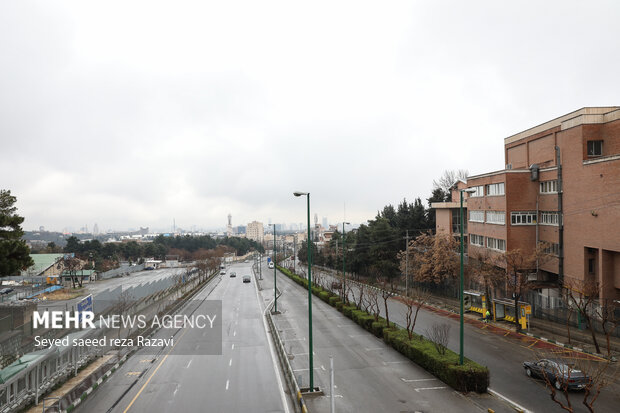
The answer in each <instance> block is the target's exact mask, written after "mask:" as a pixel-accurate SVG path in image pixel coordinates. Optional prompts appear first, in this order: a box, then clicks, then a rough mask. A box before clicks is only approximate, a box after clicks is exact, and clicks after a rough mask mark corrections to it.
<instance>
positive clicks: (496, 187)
mask: <svg viewBox="0 0 620 413" xmlns="http://www.w3.org/2000/svg"><path fill="white" fill-rule="evenodd" d="M486 187H487V196H497V195H504V183H503V182H500V183H498V184H488V185H486Z"/></svg>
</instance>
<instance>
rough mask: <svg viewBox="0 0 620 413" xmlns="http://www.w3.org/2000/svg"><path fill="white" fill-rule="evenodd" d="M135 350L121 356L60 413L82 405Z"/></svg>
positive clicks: (68, 412) (66, 412)
mask: <svg viewBox="0 0 620 413" xmlns="http://www.w3.org/2000/svg"><path fill="white" fill-rule="evenodd" d="M134 351H135V350H132V351H131V352H129V353H127V354H125V355H124V356H123V358H121V359H120V360H119V361H118V363H116V364H115V365H114V366H113V367H112V368H111V369H110V370H108V371H107V372H106V373H105V374H104V375H103V376H101V377H99V379H98V380H97V381H96V382H95V383H93V385H92V386H90V387H89V388H88V389H86V390H85V391H84V392H83V393H82V395H81V396H80V397H79V398H78V399H76V400H74V401H73V402H72V403H71V404H70V405H69V406H67V408H66V409H65V410H61V413H70V412H71V411H73V410H74V409H75V408H76V407H77V406H79V405H80V403H82V401H83V400H84V399H86V397H88V395H89V394H91V393H92V392H93V390H95V389H96V388H97V387H99V385H100V384H101V383H103V382H104V380H106V379H108V378H109V377H110V376H111V375H112V373H114V372H115V371H116V370H117V369H118V368H119V367H120V366H122V365H123V364H124V363H125V361H127V358H128V357H129V356H130V355H131V354H132V353H133V352H134Z"/></svg>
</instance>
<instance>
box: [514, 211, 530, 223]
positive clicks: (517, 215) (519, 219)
mask: <svg viewBox="0 0 620 413" xmlns="http://www.w3.org/2000/svg"><path fill="white" fill-rule="evenodd" d="M510 223H511V224H512V225H536V212H535V211H519V212H511V213H510Z"/></svg>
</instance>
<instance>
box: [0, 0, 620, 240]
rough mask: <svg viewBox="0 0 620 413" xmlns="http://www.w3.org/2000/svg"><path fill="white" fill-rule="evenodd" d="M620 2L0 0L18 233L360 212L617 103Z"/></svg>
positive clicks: (215, 224) (2, 156)
mask: <svg viewBox="0 0 620 413" xmlns="http://www.w3.org/2000/svg"><path fill="white" fill-rule="evenodd" d="M619 15H620V2H617V1H611V0H608V1H600V0H594V1H589V2H580V1H565V0H562V1H560V0H549V1H545V2H540V1H522V2H497V1H494V0H493V1H491V0H486V1H484V0H483V1H476V2H462V1H457V0H453V1H450V0H445V1H426V2H424V1H415V2H412V1H394V2H370V1H316V2H313V3H312V4H311V5H309V4H304V3H298V2H289V1H264V2H256V1H232V2H221V1H218V2H212V1H193V0H179V1H177V2H174V4H172V3H169V2H160V1H148V2H147V1H135V2H125V1H118V0H110V1H107V2H103V3H101V2H84V1H79V0H59V1H54V2H45V1H34V2H32V1H4V2H0V90H2V93H0V144H1V150H0V176H2V182H1V183H0V188H2V189H9V190H11V192H12V194H13V195H14V196H16V197H17V200H18V201H17V207H18V208H19V214H20V215H22V216H24V217H25V222H24V225H23V227H24V228H25V229H30V230H32V229H38V228H39V226H45V227H46V228H50V229H58V230H61V229H62V228H63V227H72V228H76V229H79V228H80V227H82V226H84V225H85V224H88V226H89V228H91V229H92V226H93V224H94V223H95V222H97V223H98V226H99V228H100V231H101V232H105V231H107V230H108V229H109V228H112V229H127V228H139V227H140V226H149V227H150V228H153V229H155V228H160V229H161V228H171V227H172V219H173V218H175V219H176V224H177V226H179V227H182V228H189V227H190V226H192V225H195V226H196V227H198V228H223V227H225V226H226V222H227V215H228V214H229V213H230V214H232V216H233V225H245V224H247V223H248V222H251V221H253V220H257V221H261V222H263V223H267V222H268V220H269V219H271V220H273V222H288V223H292V222H295V223H300V222H303V223H305V222H306V200H305V199H304V198H295V197H293V192H294V191H306V192H310V193H311V220H312V222H314V215H315V214H318V216H319V218H322V217H324V216H327V217H328V218H329V220H330V223H331V222H342V221H344V220H346V221H349V222H354V223H363V222H365V221H366V220H368V219H373V218H374V217H375V215H376V213H377V211H378V210H380V209H382V208H383V207H384V206H385V205H387V204H393V205H396V204H398V203H399V202H401V201H402V200H403V199H404V198H406V199H407V201H408V202H413V201H414V200H415V198H417V197H420V198H421V199H422V201H423V202H424V204H425V206H426V199H427V198H428V197H429V196H430V195H431V192H432V182H433V179H437V178H439V177H440V176H441V175H442V173H443V172H444V171H445V170H458V169H466V170H468V171H469V172H470V173H471V174H472V175H476V174H481V173H486V172H491V171H496V170H501V169H503V168H504V149H503V148H504V146H503V143H504V141H503V140H504V138H506V137H508V136H511V135H513V134H516V133H519V132H521V131H523V130H525V129H528V128H531V127H533V126H536V125H538V124H540V123H543V122H546V121H548V120H551V119H553V118H556V117H558V116H561V115H564V114H566V113H569V112H572V111H574V110H577V109H579V108H582V107H584V106H612V105H619V104H620V90H619V89H620V85H619V84H618V82H616V81H615V79H617V74H618V73H620V56H619V55H618V53H617V50H620V26H619V25H618V23H617V17H618V16H619Z"/></svg>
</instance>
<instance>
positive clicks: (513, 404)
mask: <svg viewBox="0 0 620 413" xmlns="http://www.w3.org/2000/svg"><path fill="white" fill-rule="evenodd" d="M487 391H488V392H489V393H491V394H492V395H494V396H497V397H499V398H500V399H504V400H506V401H507V402H508V403H509V404H511V405H512V406H513V407H516V408H517V409H519V410H521V411H523V413H532V411H531V410H528V409H526V408H525V407H523V406H521V405H520V404H518V403H515V402H513V401H512V400H510V399H509V398H508V397H506V396H504V395H503V394H500V393H498V392H496V391H495V390H491V389H490V388H487Z"/></svg>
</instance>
